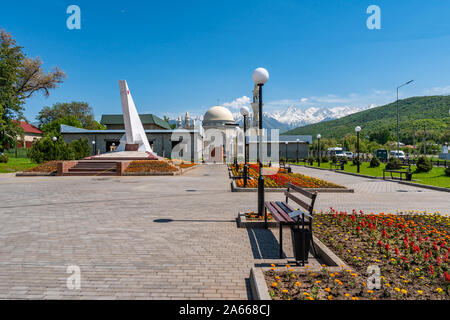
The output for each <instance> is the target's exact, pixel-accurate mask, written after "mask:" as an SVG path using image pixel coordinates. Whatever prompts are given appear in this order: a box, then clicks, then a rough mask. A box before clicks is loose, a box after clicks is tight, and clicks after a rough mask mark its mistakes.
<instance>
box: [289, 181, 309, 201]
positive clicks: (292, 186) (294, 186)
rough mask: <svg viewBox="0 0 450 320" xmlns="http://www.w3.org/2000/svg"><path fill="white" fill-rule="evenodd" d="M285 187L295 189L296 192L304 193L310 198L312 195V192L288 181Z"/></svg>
mask: <svg viewBox="0 0 450 320" xmlns="http://www.w3.org/2000/svg"><path fill="white" fill-rule="evenodd" d="M287 187H288V188H291V189H293V190H295V191H297V192H298V193H301V194H302V195H304V196H305V197H308V198H310V199H312V198H313V197H314V193H312V192H309V191H306V190H304V189H302V188H300V187H299V186H296V185H294V184H292V183H290V182H289V183H288V184H287Z"/></svg>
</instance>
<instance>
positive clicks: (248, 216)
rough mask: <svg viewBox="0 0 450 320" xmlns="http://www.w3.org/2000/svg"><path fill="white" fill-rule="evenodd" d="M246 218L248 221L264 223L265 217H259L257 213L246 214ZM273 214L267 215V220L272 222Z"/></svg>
mask: <svg viewBox="0 0 450 320" xmlns="http://www.w3.org/2000/svg"><path fill="white" fill-rule="evenodd" d="M245 218H246V219H247V220H251V221H264V215H262V216H258V214H257V213H255V211H252V212H246V213H245ZM272 219H273V218H272V214H271V213H270V212H268V213H267V220H272Z"/></svg>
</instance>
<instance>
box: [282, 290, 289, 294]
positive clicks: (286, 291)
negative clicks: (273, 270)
mask: <svg viewBox="0 0 450 320" xmlns="http://www.w3.org/2000/svg"><path fill="white" fill-rule="evenodd" d="M281 292H283V293H288V292H289V290H287V289H283V290H281Z"/></svg>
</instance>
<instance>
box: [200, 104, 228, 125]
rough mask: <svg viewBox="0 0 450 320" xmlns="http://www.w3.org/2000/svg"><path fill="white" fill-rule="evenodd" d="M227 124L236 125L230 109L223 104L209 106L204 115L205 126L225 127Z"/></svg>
mask: <svg viewBox="0 0 450 320" xmlns="http://www.w3.org/2000/svg"><path fill="white" fill-rule="evenodd" d="M226 126H236V123H235V121H234V118H233V114H232V113H231V111H230V110H228V109H227V108H225V107H222V106H214V107H212V108H209V109H208V111H206V113H205V115H204V116H203V128H205V129H208V128H217V129H220V128H224V127H226Z"/></svg>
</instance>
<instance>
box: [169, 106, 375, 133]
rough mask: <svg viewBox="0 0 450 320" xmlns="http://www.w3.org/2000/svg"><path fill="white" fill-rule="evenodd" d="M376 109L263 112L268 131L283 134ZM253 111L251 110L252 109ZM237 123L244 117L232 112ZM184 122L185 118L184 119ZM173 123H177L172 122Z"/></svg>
mask: <svg viewBox="0 0 450 320" xmlns="http://www.w3.org/2000/svg"><path fill="white" fill-rule="evenodd" d="M374 107H376V106H375V105H370V106H368V107H349V106H342V107H330V108H326V107H310V108H308V109H299V108H296V107H295V106H290V107H288V108H287V109H278V110H275V111H271V112H263V115H264V118H263V124H264V128H266V129H280V131H281V132H284V131H287V130H290V129H293V128H297V127H302V126H306V125H308V124H312V123H317V122H322V121H328V120H333V119H338V118H342V117H345V116H348V115H350V114H352V113H356V112H360V111H363V110H367V109H370V108H374ZM250 109H251V108H250ZM232 114H233V117H234V119H235V120H236V122H238V123H240V124H242V122H243V117H242V115H241V114H240V113H239V112H232ZM182 119H183V121H184V116H183V117H182ZM191 119H195V120H196V121H197V122H198V123H199V122H201V121H202V120H203V117H202V116H197V115H191ZM170 122H171V123H176V121H174V120H171V121H170Z"/></svg>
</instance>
